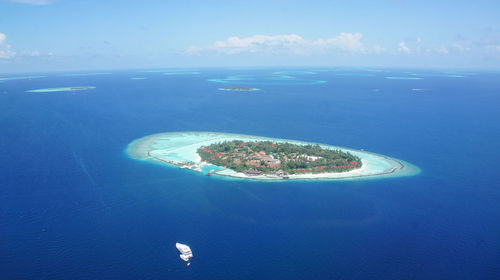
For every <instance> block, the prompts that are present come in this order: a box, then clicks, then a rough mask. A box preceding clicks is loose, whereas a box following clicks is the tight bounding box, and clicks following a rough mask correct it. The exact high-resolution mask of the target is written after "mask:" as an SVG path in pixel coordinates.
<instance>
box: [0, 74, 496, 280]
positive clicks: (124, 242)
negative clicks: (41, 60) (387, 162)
mask: <svg viewBox="0 0 500 280" xmlns="http://www.w3.org/2000/svg"><path fill="white" fill-rule="evenodd" d="M82 86H85V87H95V88H93V89H88V90H81V91H70V92H37V93H34V92H27V91H28V90H35V89H45V88H65V87H82ZM227 86H244V87H255V88H259V89H260V91H257V92H251V93H245V92H231V91H220V90H219V88H221V87H227ZM177 131H214V132H227V133H239V134H248V135H258V136H265V137H273V138H284V139H294V140H300V141H307V142H318V143H324V144H330V145H337V146H343V147H349V148H354V149H364V150H366V151H370V152H374V153H378V154H383V155H387V156H390V157H394V158H399V159H402V160H405V161H408V162H410V163H412V164H415V165H416V166H418V167H420V169H421V170H422V172H421V173H420V174H419V175H417V176H413V177H402V178H390V179H387V178H386V179H372V180H361V181H359V180H352V181H339V182H332V181H317V182H313V181H290V182H280V183H273V182H255V181H244V180H224V179H217V178H213V177H209V176H204V175H201V174H197V173H194V172H189V171H186V170H181V169H177V168H171V167H164V166H160V165H158V164H150V163H146V162H141V161H137V160H133V159H131V158H129V157H127V155H126V153H125V149H126V146H127V145H128V144H129V143H130V142H131V141H133V140H134V139H137V138H140V137H143V136H146V135H150V134H154V133H161V132H177ZM0 151H1V154H0V279H2V280H3V279H6V280H10V279H13V280H17V279H50V280H57V279H72V280H76V279H120V280H124V279H209V280H212V279H213V280H215V279H217V280H222V279H231V280H234V279H273V280H279V279H283V280H284V279H286V280H291V279H319V280H322V279H325V280H326V279H384V280H387V279H397V280H401V279H453V280H459V279H466V280H469V279H481V280H482V279H492V280H493V279H500V163H499V159H500V73H498V72H497V73H495V72H479V71H476V72H473V71H436V70H422V69H418V70H413V69H361V68H360V69H345V68H300V69H296V68H294V69H287V68H276V69H274V68H263V69H250V68H248V69H229V68H227V69H204V68H201V69H159V70H158V69H153V70H148V69H145V70H141V71H139V70H133V71H110V72H109V73H108V72H106V73H91V72H81V73H73V72H68V73H30V74H25V75H24V74H23V75H17V76H16V75H1V76H0ZM176 242H182V243H186V244H188V245H190V246H191V248H192V249H193V253H194V256H195V257H194V258H193V259H192V263H191V265H190V266H186V264H185V263H184V262H182V261H181V260H180V259H179V257H178V253H177V251H176V249H175V246H174V245H175V243H176Z"/></svg>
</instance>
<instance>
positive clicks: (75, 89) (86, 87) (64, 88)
mask: <svg viewBox="0 0 500 280" xmlns="http://www.w3.org/2000/svg"><path fill="white" fill-rule="evenodd" d="M89 89H95V87H90V86H79V87H61V88H42V89H32V90H27V91H26V92H33V93H41V92H63V91H83V90H89Z"/></svg>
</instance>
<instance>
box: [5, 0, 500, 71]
mask: <svg viewBox="0 0 500 280" xmlns="http://www.w3.org/2000/svg"><path fill="white" fill-rule="evenodd" d="M256 66H259V67H260V66H325V67H330V66H344V67H400V68H415V67H418V68H468V69H495V70H498V69H500V1H498V0H475V1H465V0H454V1H451V0H439V1H436V0H432V1H431V0H419V1H417V0H377V1H373V0H350V1H336V0H325V1H323V0H317V1H314V0H286V1H285V0H251V1H250V0H249V1H242V0H231V1H229V0H179V1H176V0H143V1H137V0H106V1H102V0H0V72H1V73H10V72H12V73H14V72H44V71H64V70H100V69H109V70H111V69H139V68H171V67H256Z"/></svg>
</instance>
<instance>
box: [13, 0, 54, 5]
mask: <svg viewBox="0 0 500 280" xmlns="http://www.w3.org/2000/svg"><path fill="white" fill-rule="evenodd" d="M9 1H10V2H15V3H22V4H30V5H47V4H50V3H52V2H53V1H52V0H9Z"/></svg>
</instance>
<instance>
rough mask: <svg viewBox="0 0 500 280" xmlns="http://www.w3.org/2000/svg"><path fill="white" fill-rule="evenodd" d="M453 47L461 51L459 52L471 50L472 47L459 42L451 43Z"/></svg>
mask: <svg viewBox="0 0 500 280" xmlns="http://www.w3.org/2000/svg"><path fill="white" fill-rule="evenodd" d="M451 48H452V49H453V50H455V51H459V52H466V51H469V50H470V48H469V47H466V46H464V45H463V44H459V43H452V44H451Z"/></svg>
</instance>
